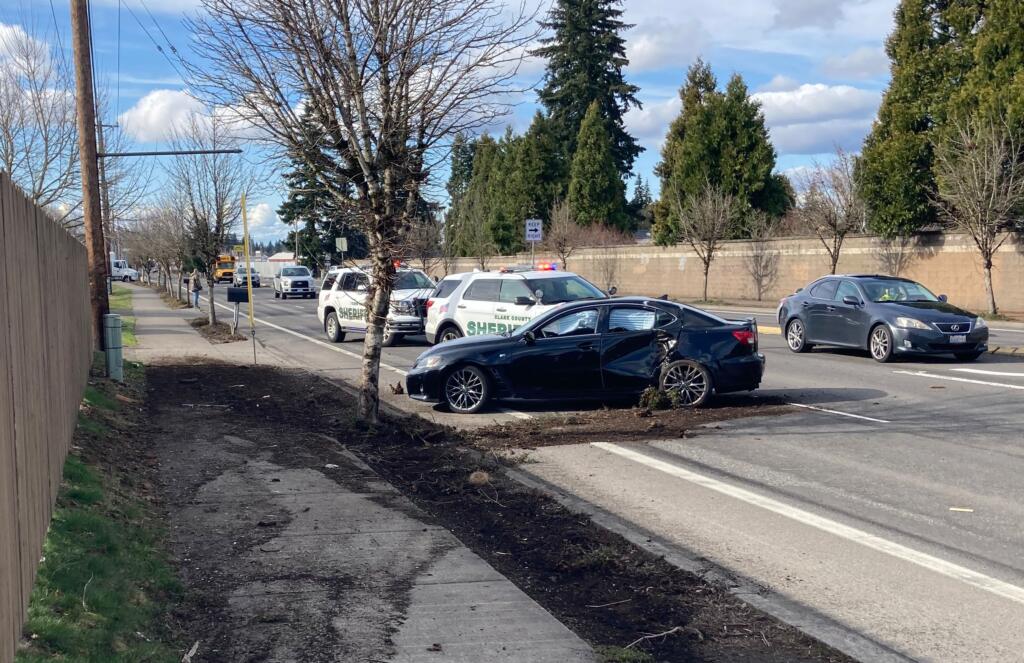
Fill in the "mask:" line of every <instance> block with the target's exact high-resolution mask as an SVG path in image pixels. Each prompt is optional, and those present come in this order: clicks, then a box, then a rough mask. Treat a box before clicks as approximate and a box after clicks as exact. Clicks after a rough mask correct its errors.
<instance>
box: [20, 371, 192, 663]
mask: <svg viewBox="0 0 1024 663" xmlns="http://www.w3.org/2000/svg"><path fill="white" fill-rule="evenodd" d="M126 369H127V370H126V376H127V377H128V380H129V382H128V386H127V387H126V388H123V391H119V390H118V388H117V387H115V386H114V385H113V384H112V383H110V382H108V381H105V380H94V381H93V384H92V386H90V387H89V388H87V389H86V393H85V396H84V398H83V405H82V411H81V414H80V416H79V427H78V430H77V431H76V432H75V444H74V446H73V450H72V453H71V454H69V455H68V458H67V460H66V461H65V463H64V475H63V480H62V482H61V488H60V492H59V495H58V497H57V504H56V508H55V510H54V513H53V517H52V519H51V522H50V529H49V532H48V533H47V536H46V541H45V543H44V546H43V560H42V563H41V564H40V567H39V571H38V573H37V576H36V584H35V587H34V589H33V591H32V596H31V599H30V603H29V609H28V621H27V622H26V624H25V627H24V636H25V639H24V641H23V644H22V646H21V647H20V648H19V651H18V654H17V657H16V659H15V660H16V661H17V663H42V662H44V661H46V662H53V661H76V662H78V661H81V662H83V663H92V662H96V663H99V662H101V661H102V662H104V663H106V662H125V663H127V662H128V661H132V662H137V661H151V662H154V663H164V662H166V663H171V662H172V661H179V660H180V658H181V656H180V653H176V649H177V647H175V645H174V643H173V639H174V638H173V636H172V634H171V631H170V626H169V621H170V620H169V619H168V615H169V611H170V608H171V606H172V605H173V603H174V602H175V601H176V600H177V597H178V596H179V594H180V591H181V589H180V586H179V584H178V581H177V578H176V576H175V573H174V570H173V568H172V567H171V565H170V562H169V560H168V557H167V553H166V552H165V549H164V546H163V540H164V535H165V532H164V529H163V525H162V523H161V521H160V520H159V518H158V517H157V514H156V512H155V510H154V508H153V507H152V505H151V504H150V503H149V502H147V501H146V499H145V497H144V496H143V495H142V494H141V490H142V488H140V486H142V485H144V482H141V481H140V480H139V476H138V472H136V471H133V470H131V469H130V468H127V467H121V466H120V465H118V467H117V468H116V469H113V468H111V467H109V466H108V465H109V464H107V463H103V462H102V461H101V460H99V458H102V457H103V456H104V454H106V455H107V456H110V455H112V454H111V451H110V450H111V449H123V448H124V447H125V445H126V440H130V439H131V435H132V430H133V428H134V427H135V426H136V425H137V422H138V419H139V417H140V416H141V415H140V412H139V409H138V408H137V407H131V403H134V402H136V401H135V399H134V398H132V397H131V396H130V395H127V394H132V393H135V394H137V393H139V392H140V391H141V390H140V389H139V384H140V383H141V381H142V372H141V367H140V366H139V365H138V364H131V363H128V364H126ZM133 384H134V389H133ZM104 450H105V451H104ZM113 455H114V456H123V455H122V454H120V453H115V454H113ZM129 475H131V476H129Z"/></svg>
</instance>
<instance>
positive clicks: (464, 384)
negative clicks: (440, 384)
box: [444, 366, 491, 414]
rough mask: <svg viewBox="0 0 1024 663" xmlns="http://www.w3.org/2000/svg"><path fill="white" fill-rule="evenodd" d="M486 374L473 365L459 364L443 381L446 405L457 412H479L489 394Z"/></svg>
mask: <svg viewBox="0 0 1024 663" xmlns="http://www.w3.org/2000/svg"><path fill="white" fill-rule="evenodd" d="M490 391H491V389H490V385H489V384H488V381H487V376H486V375H484V373H483V371H481V370H480V369H479V368H477V367H475V366H461V367H459V368H457V369H455V370H454V371H452V372H451V373H450V374H449V375H448V377H447V379H445V381H444V397H445V400H446V401H447V402H448V407H450V408H451V409H452V411H453V412H458V413H459V414H473V413H475V412H479V411H480V410H481V409H482V408H483V407H484V405H485V404H486V403H487V399H488V397H489V396H490Z"/></svg>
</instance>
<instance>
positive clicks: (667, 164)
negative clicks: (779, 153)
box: [654, 60, 792, 244]
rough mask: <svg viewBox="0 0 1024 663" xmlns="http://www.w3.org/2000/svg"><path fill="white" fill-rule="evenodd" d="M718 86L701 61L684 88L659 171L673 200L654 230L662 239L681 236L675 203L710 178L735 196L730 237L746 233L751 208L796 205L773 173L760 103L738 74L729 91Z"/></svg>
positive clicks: (775, 210)
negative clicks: (720, 89) (678, 112)
mask: <svg viewBox="0 0 1024 663" xmlns="http://www.w3.org/2000/svg"><path fill="white" fill-rule="evenodd" d="M717 84H718V83H717V80H716V78H715V76H714V74H713V73H712V72H711V67H710V66H709V65H708V64H707V63H705V62H704V61H703V60H697V62H696V63H694V65H693V66H692V67H690V70H689V71H688V72H687V78H686V83H685V84H684V85H683V87H682V89H681V90H680V91H679V96H680V98H681V99H682V110H681V111H680V114H679V116H678V117H677V118H676V119H675V120H673V121H672V124H671V125H670V127H669V131H668V136H667V137H666V140H665V145H664V147H663V148H662V152H661V157H662V159H661V163H659V164H658V166H657V168H656V169H655V172H656V173H657V175H658V176H659V177H660V178H661V191H662V197H663V198H665V197H667V198H668V201H669V203H670V204H669V205H668V206H667V207H666V208H665V212H666V213H665V214H663V215H661V217H660V219H657V218H656V219H655V225H656V226H657V224H658V223H659V222H660V223H661V224H662V226H663V227H661V228H660V229H659V228H656V229H655V232H654V235H655V238H656V240H657V241H659V243H662V244H673V243H675V242H677V241H678V239H679V237H678V233H677V232H675V231H673V228H678V223H677V221H678V220H677V219H676V220H673V216H674V215H675V213H676V212H675V207H676V205H675V204H674V202H673V201H675V200H676V199H677V198H678V199H679V200H680V201H682V202H683V203H685V201H686V200H688V199H690V198H692V197H694V196H696V195H698V194H699V193H700V192H701V191H702V190H704V188H705V187H706V186H707V184H708V183H709V182H710V183H711V184H713V185H715V186H716V187H717V188H719V189H721V191H722V192H724V193H725V194H728V195H730V196H732V197H733V198H735V202H736V208H737V223H736V224H735V225H734V227H733V228H732V229H731V230H730V232H729V237H733V238H735V237H742V236H745V235H746V230H745V226H744V220H745V219H746V218H747V217H748V216H749V215H750V214H751V212H753V211H755V210H757V211H761V212H765V213H767V214H769V215H771V216H779V215H781V214H783V213H784V212H785V211H786V210H787V209H788V208H789V207H790V206H791V205H792V199H791V197H790V195H788V193H787V191H786V187H785V182H784V181H783V179H780V177H778V176H776V175H773V173H772V171H773V170H774V168H775V158H776V154H775V148H774V147H772V144H771V140H770V139H769V136H768V128H767V126H766V125H765V120H764V114H763V113H762V112H761V107H760V104H759V103H758V102H756V101H754V100H753V99H751V98H750V92H749V90H748V88H747V85H746V83H744V81H743V79H742V78H741V77H740V76H739V75H734V76H733V77H732V78H731V79H730V81H729V84H728V86H727V87H726V89H725V91H724V92H721V91H719V90H718V89H717ZM666 223H668V224H669V225H668V226H665V225H664V224H666Z"/></svg>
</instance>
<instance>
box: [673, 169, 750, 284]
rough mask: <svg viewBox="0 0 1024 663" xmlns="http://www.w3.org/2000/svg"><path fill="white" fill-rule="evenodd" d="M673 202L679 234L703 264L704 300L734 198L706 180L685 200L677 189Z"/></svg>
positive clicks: (733, 210) (732, 214) (733, 212)
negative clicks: (677, 219)
mask: <svg viewBox="0 0 1024 663" xmlns="http://www.w3.org/2000/svg"><path fill="white" fill-rule="evenodd" d="M673 203H674V205H675V208H676V214H677V215H678V216H679V234H680V236H682V238H683V239H685V240H686V241H687V243H689V245H690V246H691V247H692V248H693V250H694V251H696V253H697V257H698V258H700V261H701V263H702V265H703V267H704V301H707V299H708V272H710V271H711V263H712V262H714V260H715V255H716V254H717V253H718V249H719V248H720V247H721V245H722V242H724V241H725V238H726V237H728V235H729V229H730V227H731V226H732V223H733V221H734V220H735V218H736V199H735V198H733V196H731V195H730V194H728V193H726V192H725V191H723V190H722V189H720V188H719V187H717V186H715V185H713V184H711V183H710V182H706V183H705V184H704V187H703V188H702V189H701V190H700V192H699V193H697V194H696V195H695V196H691V197H690V198H689V199H688V200H683V199H682V197H681V196H680V195H679V194H678V193H677V194H676V199H675V200H674V201H673Z"/></svg>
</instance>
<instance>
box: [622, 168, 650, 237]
mask: <svg viewBox="0 0 1024 663" xmlns="http://www.w3.org/2000/svg"><path fill="white" fill-rule="evenodd" d="M652 202H654V199H653V198H651V187H650V186H648V185H647V182H646V180H644V178H643V177H641V176H640V174H639V173H638V174H637V176H636V182H635V183H634V184H633V198H632V199H631V200H630V201H629V204H628V205H627V206H626V210H627V211H628V212H629V217H630V226H631V230H636V229H637V228H649V227H650V225H651V214H652V213H651V203H652Z"/></svg>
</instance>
